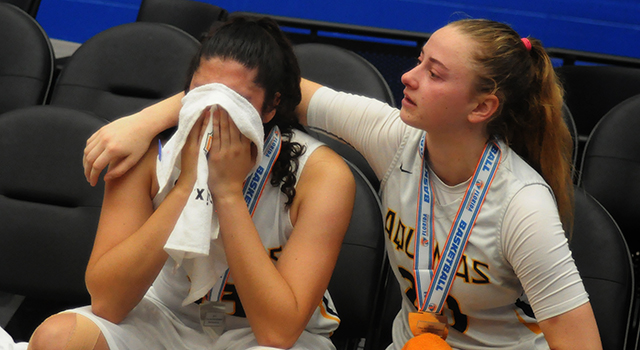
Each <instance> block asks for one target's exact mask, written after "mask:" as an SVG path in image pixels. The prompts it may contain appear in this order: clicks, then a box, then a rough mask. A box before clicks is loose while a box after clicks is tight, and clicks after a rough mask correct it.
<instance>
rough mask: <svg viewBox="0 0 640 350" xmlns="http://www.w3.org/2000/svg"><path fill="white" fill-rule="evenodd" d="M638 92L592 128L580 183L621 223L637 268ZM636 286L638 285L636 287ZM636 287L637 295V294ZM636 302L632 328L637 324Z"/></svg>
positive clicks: (639, 189)
mask: <svg viewBox="0 0 640 350" xmlns="http://www.w3.org/2000/svg"><path fill="white" fill-rule="evenodd" d="M639 133H640V95H636V96H634V97H631V98H629V99H627V100H625V101H624V102H622V103H620V104H619V105H617V106H616V107H614V108H613V109H611V111H609V113H607V114H606V115H605V116H604V117H603V118H602V120H600V122H599V123H598V124H597V125H596V127H595V128H594V129H593V132H592V133H591V135H590V136H589V140H588V142H587V144H586V146H585V150H584V157H583V160H582V170H581V176H580V182H579V184H580V186H581V187H583V188H584V189H585V190H586V191H587V192H589V193H590V194H591V195H593V197H595V199H596V200H598V202H600V203H601V204H602V205H603V206H604V207H605V208H606V209H607V211H609V213H610V214H611V216H613V218H614V219H615V221H616V222H617V223H618V225H619V226H620V230H621V231H622V234H623V235H624V237H625V239H626V241H627V244H628V245H629V249H630V251H631V256H632V258H633V261H634V266H635V267H636V270H635V271H636V273H635V276H636V280H637V278H638V276H639V275H638V270H637V268H638V262H639V261H640V231H639V230H638V229H637V227H636V225H635V222H636V220H637V218H638V217H640V209H639V207H638V205H637V203H636V202H637V198H638V196H640V185H639V184H638V179H639V178H640V138H639V137H638V134H639ZM636 289H637V288H636ZM639 292H640V291H638V290H636V298H637V296H638V295H639V294H640V293H639ZM636 300H637V299H636ZM638 304H639V303H637V302H636V303H635V306H634V307H635V311H634V316H633V317H632V328H633V329H636V328H637V327H638Z"/></svg>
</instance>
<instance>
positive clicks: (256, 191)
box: [202, 126, 282, 301]
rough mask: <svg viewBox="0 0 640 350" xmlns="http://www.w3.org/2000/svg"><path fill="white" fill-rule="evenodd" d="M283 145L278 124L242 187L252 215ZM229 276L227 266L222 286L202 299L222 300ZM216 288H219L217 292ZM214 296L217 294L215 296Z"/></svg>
mask: <svg viewBox="0 0 640 350" xmlns="http://www.w3.org/2000/svg"><path fill="white" fill-rule="evenodd" d="M281 145H282V136H281V135H280V129H279V128H278V127H277V126H274V127H273V128H272V129H271V132H270V133H269V136H267V140H266V141H265V143H264V149H263V152H262V154H263V157H262V161H261V162H260V164H258V167H257V168H256V170H254V171H253V172H252V173H251V174H249V175H248V176H247V179H246V180H245V183H244V187H243V188H242V195H243V196H244V200H245V202H246V203H247V208H248V209H249V214H250V215H251V217H253V214H254V213H255V211H256V208H257V206H258V202H259V201H260V197H261V196H262V192H263V191H264V187H265V185H266V184H267V178H268V177H269V174H270V173H271V169H272V168H273V164H275V162H276V159H278V155H279V154H280V148H281ZM228 276H229V268H227V271H225V273H224V275H223V276H222V278H221V280H222V281H223V282H222V283H220V286H218V284H217V283H216V287H218V288H216V287H213V288H212V289H211V290H210V291H209V292H208V293H207V294H206V295H205V296H204V297H203V298H202V300H204V301H209V300H216V301H220V299H221V298H222V292H223V291H224V286H225V285H226V283H227V278H228ZM214 289H218V290H217V293H216V291H215V290H214ZM214 293H215V294H214ZM212 296H215V298H214V297H212Z"/></svg>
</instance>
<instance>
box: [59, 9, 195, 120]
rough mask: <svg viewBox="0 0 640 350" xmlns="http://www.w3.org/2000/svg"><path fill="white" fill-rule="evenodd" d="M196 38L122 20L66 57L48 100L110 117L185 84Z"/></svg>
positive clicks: (168, 28) (155, 25)
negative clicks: (122, 22)
mask: <svg viewBox="0 0 640 350" xmlns="http://www.w3.org/2000/svg"><path fill="white" fill-rule="evenodd" d="M198 48H199V43H198V41H197V40H196V39H195V38H193V37H192V36H191V35H189V34H187V33H186V32H184V31H182V30H180V29H177V28H175V27H173V26H169V25H166V24H160V23H145V22H135V23H127V24H122V25H119V26H116V27H113V28H110V29H107V30H105V31H103V32H101V33H98V34H97V35H95V36H94V37H92V38H91V39H89V40H87V41H86V42H85V43H83V44H82V45H81V46H80V47H79V48H78V50H77V51H76V52H75V53H74V54H73V56H71V58H70V59H69V60H68V61H67V63H66V65H65V66H64V68H63V69H62V72H61V73H60V76H59V78H58V81H57V82H56V84H55V86H54V89H53V95H52V98H51V104H52V105H56V106H61V107H67V108H73V109H78V110H83V111H87V112H91V113H94V114H95V115H97V116H99V117H102V118H105V119H108V120H114V119H117V118H119V117H122V116H125V115H128V114H131V113H134V112H136V111H138V110H140V109H142V108H144V107H146V106H148V105H150V104H153V103H155V102H157V101H159V100H161V99H164V98H166V97H169V96H171V95H174V94H176V93H178V92H180V91H182V90H183V89H184V88H185V84H186V79H185V77H186V75H187V70H188V67H189V64H190V62H191V59H192V58H193V56H195V54H196V52H197V51H198Z"/></svg>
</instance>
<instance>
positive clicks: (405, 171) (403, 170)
mask: <svg viewBox="0 0 640 350" xmlns="http://www.w3.org/2000/svg"><path fill="white" fill-rule="evenodd" d="M403 165H404V164H402V163H400V171H402V172H403V173H407V174H413V172H411V171H409V170H405V169H402V166H403Z"/></svg>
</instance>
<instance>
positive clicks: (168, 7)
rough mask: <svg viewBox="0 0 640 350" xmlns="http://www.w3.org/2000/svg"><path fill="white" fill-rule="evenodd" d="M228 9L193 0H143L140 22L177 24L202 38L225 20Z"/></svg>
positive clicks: (194, 35) (139, 12) (176, 25)
mask: <svg viewBox="0 0 640 350" xmlns="http://www.w3.org/2000/svg"><path fill="white" fill-rule="evenodd" d="M228 14H229V13H228V12H227V10H225V9H223V8H221V7H219V6H216V5H213V4H210V3H206V2H201V1H193V0H142V3H141V4H140V10H139V11H138V18H137V19H136V21H138V22H155V23H165V24H170V25H172V26H175V27H177V28H180V29H182V30H184V31H185V32H187V33H189V34H191V35H192V36H193V37H194V38H196V39H198V40H200V39H201V38H202V36H203V35H204V34H206V33H207V32H209V30H210V29H211V26H212V25H213V24H215V23H218V22H221V21H224V20H225V19H226V18H227V16H228Z"/></svg>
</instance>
